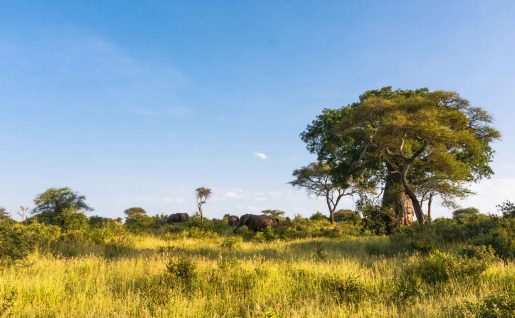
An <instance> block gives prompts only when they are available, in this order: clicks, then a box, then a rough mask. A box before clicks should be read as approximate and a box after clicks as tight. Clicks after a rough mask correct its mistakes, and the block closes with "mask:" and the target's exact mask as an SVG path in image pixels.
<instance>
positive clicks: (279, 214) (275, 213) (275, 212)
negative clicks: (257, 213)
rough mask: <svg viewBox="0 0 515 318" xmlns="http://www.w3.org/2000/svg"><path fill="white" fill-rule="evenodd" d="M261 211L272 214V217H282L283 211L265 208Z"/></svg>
mask: <svg viewBox="0 0 515 318" xmlns="http://www.w3.org/2000/svg"><path fill="white" fill-rule="evenodd" d="M261 213H263V214H265V215H269V216H272V217H274V218H282V217H284V211H282V210H278V209H266V210H263V211H261Z"/></svg>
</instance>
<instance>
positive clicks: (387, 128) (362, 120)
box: [301, 87, 500, 223]
mask: <svg viewBox="0 0 515 318" xmlns="http://www.w3.org/2000/svg"><path fill="white" fill-rule="evenodd" d="M491 123H492V117H491V116H490V114H488V113H487V112H486V111H484V110H483V109H481V108H479V107H475V106H471V105H470V103H469V101H467V100H466V99H464V98H462V97H461V96H459V95H458V94H457V93H454V92H449V91H430V90H428V89H426V88H422V89H417V90H392V88H391V87H384V88H382V89H379V90H372V91H367V92H365V93H364V94H363V95H361V96H360V98H359V101H358V102H356V103H353V104H350V105H347V106H344V107H341V108H339V109H325V110H324V111H323V112H322V114H321V115H319V116H318V117H317V118H316V119H315V120H314V121H313V122H312V124H311V125H309V126H308V127H307V129H306V130H305V131H304V132H303V133H302V134H301V138H302V140H303V141H305V142H306V144H307V148H308V150H309V151H310V152H312V153H314V154H316V155H317V157H318V160H319V161H321V162H329V163H331V164H332V165H333V166H334V167H335V168H334V172H336V173H337V174H338V171H340V172H342V173H339V174H340V175H341V176H342V178H346V177H347V176H348V175H349V173H352V174H356V173H359V174H361V175H363V176H367V178H369V179H370V178H376V180H377V181H379V184H382V185H384V180H385V177H386V175H394V176H396V177H395V178H397V180H398V182H399V183H400V184H401V185H402V190H403V191H404V192H405V194H406V195H407V196H408V197H409V199H410V200H411V202H412V204H413V208H414V210H415V215H416V217H417V220H418V221H419V222H420V223H423V222H424V221H425V217H424V213H423V210H422V206H421V200H423V196H424V193H429V192H431V193H432V195H441V196H443V197H444V199H448V200H450V199H452V198H453V197H457V196H458V197H459V196H465V195H467V194H469V193H470V191H468V190H467V189H466V187H465V186H466V184H467V183H468V182H473V181H478V180H480V179H482V178H485V177H489V176H490V175H492V174H493V171H492V169H491V167H490V162H491V160H492V157H493V149H492V147H491V143H492V141H494V140H495V139H498V138H499V137H500V133H499V132H498V131H497V130H496V129H494V128H493V127H492V125H491ZM428 191H429V192H428Z"/></svg>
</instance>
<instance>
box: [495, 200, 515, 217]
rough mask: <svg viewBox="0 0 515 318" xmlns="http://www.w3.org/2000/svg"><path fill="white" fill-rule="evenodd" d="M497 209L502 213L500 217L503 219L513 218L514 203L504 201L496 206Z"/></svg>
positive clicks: (514, 213) (514, 215) (514, 212)
mask: <svg viewBox="0 0 515 318" xmlns="http://www.w3.org/2000/svg"><path fill="white" fill-rule="evenodd" d="M496 207H497V209H499V211H501V212H502V216H503V217H505V218H515V203H513V202H511V201H506V202H503V203H501V204H498V205H497V206H496Z"/></svg>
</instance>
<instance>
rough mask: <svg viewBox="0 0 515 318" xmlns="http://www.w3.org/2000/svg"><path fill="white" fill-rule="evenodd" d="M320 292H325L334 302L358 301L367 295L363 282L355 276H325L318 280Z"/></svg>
mask: <svg viewBox="0 0 515 318" xmlns="http://www.w3.org/2000/svg"><path fill="white" fill-rule="evenodd" d="M320 287H321V292H322V293H327V294H328V296H329V297H330V298H332V299H333V300H334V301H335V302H336V303H338V304H341V303H359V302H361V301H362V300H364V299H365V297H366V296H367V288H366V287H365V285H364V283H363V282H362V281H360V280H359V279H358V278H356V277H355V276H346V277H338V276H334V275H333V276H325V277H322V279H321V280H320Z"/></svg>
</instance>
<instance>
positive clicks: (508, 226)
mask: <svg viewBox="0 0 515 318" xmlns="http://www.w3.org/2000/svg"><path fill="white" fill-rule="evenodd" d="M498 223H499V224H498V226H497V227H495V228H493V229H492V230H491V231H490V232H489V233H488V234H487V235H486V236H484V237H483V238H480V239H478V240H477V241H476V242H477V244H483V245H490V246H492V248H493V249H494V250H495V252H496V254H497V255H498V256H499V257H501V258H502V259H504V260H509V259H513V258H515V237H514V235H513V233H514V232H515V219H513V218H511V219H502V220H499V221H498Z"/></svg>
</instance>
